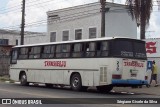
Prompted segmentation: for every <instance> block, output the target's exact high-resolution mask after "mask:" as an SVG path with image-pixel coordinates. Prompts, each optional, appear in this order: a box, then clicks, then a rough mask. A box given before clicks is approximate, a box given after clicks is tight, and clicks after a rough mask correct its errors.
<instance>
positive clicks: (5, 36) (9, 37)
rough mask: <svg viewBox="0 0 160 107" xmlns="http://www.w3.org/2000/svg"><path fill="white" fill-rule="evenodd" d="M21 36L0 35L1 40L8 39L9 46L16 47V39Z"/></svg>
mask: <svg viewBox="0 0 160 107" xmlns="http://www.w3.org/2000/svg"><path fill="white" fill-rule="evenodd" d="M18 38H19V36H18V35H16V34H2V33H1V34H0V39H8V40H9V45H16V39H18Z"/></svg>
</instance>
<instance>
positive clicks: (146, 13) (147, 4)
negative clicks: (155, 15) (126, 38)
mask: <svg viewBox="0 0 160 107" xmlns="http://www.w3.org/2000/svg"><path fill="white" fill-rule="evenodd" d="M152 2H153V0H126V3H127V5H128V6H129V10H130V13H131V16H132V19H135V20H136V22H137V26H140V39H145V29H146V26H147V25H148V24H149V20H150V16H151V10H152V6H153V5H152Z"/></svg>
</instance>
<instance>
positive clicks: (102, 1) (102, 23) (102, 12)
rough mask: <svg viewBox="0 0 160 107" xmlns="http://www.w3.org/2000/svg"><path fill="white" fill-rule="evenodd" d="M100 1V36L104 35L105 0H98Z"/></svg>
mask: <svg viewBox="0 0 160 107" xmlns="http://www.w3.org/2000/svg"><path fill="white" fill-rule="evenodd" d="M100 3H101V15H102V16H101V37H105V12H106V9H105V6H106V0H100Z"/></svg>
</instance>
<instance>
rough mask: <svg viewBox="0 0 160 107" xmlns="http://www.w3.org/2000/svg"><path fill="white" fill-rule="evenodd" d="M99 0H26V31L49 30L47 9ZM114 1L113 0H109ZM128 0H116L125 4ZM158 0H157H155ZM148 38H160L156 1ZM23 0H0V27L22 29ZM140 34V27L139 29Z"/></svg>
mask: <svg viewBox="0 0 160 107" xmlns="http://www.w3.org/2000/svg"><path fill="white" fill-rule="evenodd" d="M97 1H99V0H26V13H25V26H26V27H25V31H36V32H47V25H46V20H47V14H46V12H47V11H51V10H56V9H61V8H66V7H72V6H76V5H82V4H87V3H92V2H97ZM107 1H110V2H111V1H112V0H107ZM125 1H126V0H114V2H115V3H120V4H124V3H125ZM153 1H156V0H153ZM154 5H155V6H154V7H153V12H152V14H151V19H150V24H149V26H148V28H147V29H146V37H147V38H151V37H154V38H160V20H159V18H160V10H159V11H158V6H157V3H156V2H154ZM21 7H22V0H0V29H13V30H20V25H21ZM137 33H138V35H139V29H138V32H137Z"/></svg>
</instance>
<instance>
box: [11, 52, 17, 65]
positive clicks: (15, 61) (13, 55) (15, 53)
mask: <svg viewBox="0 0 160 107" xmlns="http://www.w3.org/2000/svg"><path fill="white" fill-rule="evenodd" d="M17 56H18V52H17V50H13V51H12V56H11V64H16V63H17Z"/></svg>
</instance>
